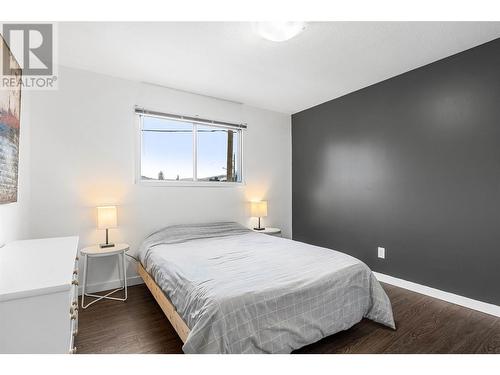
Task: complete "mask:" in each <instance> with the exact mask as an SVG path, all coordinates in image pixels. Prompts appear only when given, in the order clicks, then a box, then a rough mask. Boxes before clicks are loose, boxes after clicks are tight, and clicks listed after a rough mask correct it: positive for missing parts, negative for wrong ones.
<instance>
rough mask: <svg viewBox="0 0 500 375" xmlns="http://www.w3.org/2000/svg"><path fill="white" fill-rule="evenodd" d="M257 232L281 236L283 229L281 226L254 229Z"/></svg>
mask: <svg viewBox="0 0 500 375" xmlns="http://www.w3.org/2000/svg"><path fill="white" fill-rule="evenodd" d="M252 230H253V231H254V232H255V233H263V234H269V235H271V236H276V237H281V229H280V228H269V227H268V228H265V229H263V230H255V229H252Z"/></svg>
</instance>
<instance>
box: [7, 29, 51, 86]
mask: <svg viewBox="0 0 500 375" xmlns="http://www.w3.org/2000/svg"><path fill="white" fill-rule="evenodd" d="M1 30H2V37H3V39H4V42H5V43H4V44H3V47H2V56H1V69H0V89H9V88H13V87H18V86H21V88H22V89H26V90H53V89H57V81H58V77H57V72H56V67H57V65H56V64H55V62H56V61H55V59H56V48H55V47H56V45H57V44H56V30H55V24H51V23H4V24H2V28H1Z"/></svg>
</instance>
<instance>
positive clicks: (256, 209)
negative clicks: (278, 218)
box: [250, 201, 267, 217]
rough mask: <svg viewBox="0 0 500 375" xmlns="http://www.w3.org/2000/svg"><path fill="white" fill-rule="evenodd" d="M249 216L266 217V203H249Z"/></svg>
mask: <svg viewBox="0 0 500 375" xmlns="http://www.w3.org/2000/svg"><path fill="white" fill-rule="evenodd" d="M250 216H252V217H266V216H267V201H260V202H250Z"/></svg>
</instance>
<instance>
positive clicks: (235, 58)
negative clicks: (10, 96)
mask: <svg viewBox="0 0 500 375" xmlns="http://www.w3.org/2000/svg"><path fill="white" fill-rule="evenodd" d="M58 34H59V63H60V64H61V65H65V66H69V67H74V68H80V69H84V70H90V71H94V72H98V73H103V74H108V75H112V76H116V77H121V78H126V79H130V80H135V81H140V82H148V83H154V84H157V85H163V86H167V87H172V88H175V89H180V90H186V91H190V92H194V93H198V94H203V95H208V96H214V97H217V98H221V99H226V100H232V101H236V102H241V103H245V104H248V105H251V106H255V107H260V108H265V109H270V110H275V111H279V112H283V113H289V114H291V113H296V112H299V111H301V110H303V109H306V108H309V107H312V106H315V105H317V104H320V103H323V102H325V101H328V100H331V99H334V98H337V97H339V96H342V95H345V94H347V93H349V92H352V91H355V90H358V89H360V88H362V87H366V86H369V85H371V84H374V83H376V82H379V81H382V80H384V79H387V78H389V77H393V76H396V75H398V74H401V73H403V72H406V71H409V70H411V69H414V68H417V67H419V66H423V65H426V64H428V63H430V62H432V61H436V60H439V59H441V58H443V57H446V56H449V55H452V54H455V53H457V52H460V51H463V50H466V49H468V48H471V47H474V46H476V45H479V44H482V43H485V42H487V41H490V40H492V39H495V38H498V37H500V22H310V23H308V24H307V28H306V30H305V31H304V32H303V33H302V34H300V35H299V36H297V37H295V38H294V39H291V40H289V41H286V42H280V43H277V42H270V41H267V40H264V39H262V38H260V37H259V36H258V35H256V34H255V33H254V32H253V31H252V24H251V23H245V22H165V23H108V22H103V23H60V24H59V33H58Z"/></svg>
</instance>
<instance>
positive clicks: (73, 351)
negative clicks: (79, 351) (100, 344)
mask: <svg viewBox="0 0 500 375" xmlns="http://www.w3.org/2000/svg"><path fill="white" fill-rule="evenodd" d="M69 354H76V346H75V347H74V348H72V349H70V350H69Z"/></svg>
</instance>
